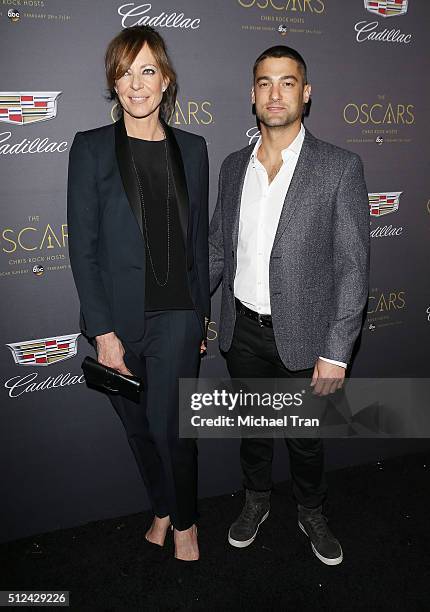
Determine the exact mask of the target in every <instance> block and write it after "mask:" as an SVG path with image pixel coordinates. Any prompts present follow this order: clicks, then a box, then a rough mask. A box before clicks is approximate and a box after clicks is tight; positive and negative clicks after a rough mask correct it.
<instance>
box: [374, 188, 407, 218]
mask: <svg viewBox="0 0 430 612" xmlns="http://www.w3.org/2000/svg"><path fill="white" fill-rule="evenodd" d="M402 193H403V191H386V192H385V193H369V194H368V196H369V209H370V216H371V217H382V216H383V215H388V214H389V213H393V212H396V211H398V210H399V200H400V196H401V195H402Z"/></svg>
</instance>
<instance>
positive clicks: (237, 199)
mask: <svg viewBox="0 0 430 612" xmlns="http://www.w3.org/2000/svg"><path fill="white" fill-rule="evenodd" d="M253 148H254V145H249V147H247V148H246V149H243V152H242V157H241V158H240V160H239V162H238V165H237V167H236V169H235V171H236V176H235V177H234V179H233V180H234V182H233V184H234V185H236V187H235V193H234V197H233V208H232V211H231V215H232V216H231V222H232V240H233V249H234V251H235V252H236V250H237V241H238V238H239V218H240V203H241V200H242V190H243V185H244V182H245V176H246V170H247V168H248V164H249V158H250V155H251V153H252V150H253Z"/></svg>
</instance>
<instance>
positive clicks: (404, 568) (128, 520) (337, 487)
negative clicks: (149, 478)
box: [0, 453, 430, 612]
mask: <svg viewBox="0 0 430 612" xmlns="http://www.w3.org/2000/svg"><path fill="white" fill-rule="evenodd" d="M328 481H329V486H330V500H329V503H328V504H327V506H326V514H327V515H328V516H329V518H330V524H331V527H332V529H333V531H334V532H335V534H336V535H337V537H338V538H339V539H340V540H341V543H342V547H343V551H344V562H343V563H342V564H341V565H339V566H335V567H328V566H325V565H323V564H322V563H321V562H320V561H318V560H317V559H316V557H315V556H314V555H313V553H312V551H311V549H310V546H309V543H308V540H307V538H306V536H305V535H304V534H303V533H302V532H301V531H300V530H299V528H298V526H297V521H296V515H295V508H294V504H293V502H292V500H291V495H290V487H289V483H285V484H282V485H278V486H276V488H275V490H274V493H273V495H272V510H271V514H270V517H269V519H268V520H267V521H266V523H265V524H264V525H263V526H262V528H261V530H260V533H259V535H258V538H257V540H256V541H255V543H254V544H253V545H252V546H251V547H249V548H247V549H243V550H239V549H234V548H232V547H230V546H229V545H228V544H227V541H226V534H227V530H228V526H229V524H230V522H231V521H232V520H233V519H234V518H235V517H236V515H237V514H238V513H239V511H240V508H241V503H242V493H237V494H235V495H233V496H231V495H225V496H222V497H216V498H211V499H205V500H202V502H201V504H200V511H201V520H200V523H199V541H200V550H201V561H199V562H198V563H197V564H191V565H190V564H183V563H178V562H176V561H174V560H173V546H172V539H171V536H170V537H169V539H168V542H167V544H166V548H165V550H156V551H154V550H152V548H150V549H148V547H147V545H145V544H144V542H143V536H144V532H145V529H146V528H147V526H148V524H149V522H150V515H149V514H148V513H141V514H136V515H132V516H126V517H122V518H120V519H112V520H109V521H99V522H95V523H89V524H87V525H84V526H83V527H78V528H74V529H67V530H63V531H56V532H52V533H48V534H44V535H40V536H33V537H32V538H26V539H23V540H18V541H16V542H11V543H8V544H3V545H1V546H0V563H1V570H0V588H1V589H3V590H5V589H19V590H30V589H34V590H43V589H49V590H55V589H64V590H69V591H70V601H71V608H72V609H74V610H121V611H123V610H145V611H146V610H148V611H151V612H152V611H156V610H208V611H212V610H214V611H217V610H220V611H221V610H223V611H224V610H228V611H235V610H259V611H260V610H261V611H264V610H280V611H281V610H282V611H286V610H288V611H290V610H291V611H296V610H297V611H300V612H302V611H303V610H315V611H319V610H330V611H340V612H343V611H347V610H348V611H349V610H363V611H364V610H366V611H369V612H375V611H377V610H384V611H385V610H387V611H388V610H402V611H407V610H411V611H414V612H418V611H421V610H422V611H424V610H425V611H426V612H427V611H428V610H430V453H426V454H420V455H409V456H406V457H400V458H396V459H390V460H388V461H386V462H383V463H376V464H370V465H366V466H359V467H353V468H347V469H343V470H339V471H336V472H330V473H329V474H328ZM57 609H59V608H57Z"/></svg>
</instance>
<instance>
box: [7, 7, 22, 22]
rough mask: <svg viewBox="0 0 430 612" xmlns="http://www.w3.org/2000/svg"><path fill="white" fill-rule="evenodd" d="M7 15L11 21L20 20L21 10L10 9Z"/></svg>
mask: <svg viewBox="0 0 430 612" xmlns="http://www.w3.org/2000/svg"><path fill="white" fill-rule="evenodd" d="M7 16H8V17H9V19H10V20H11V21H18V20H19V17H20V15H19V11H16V10H15V9H9V10H8V12H7Z"/></svg>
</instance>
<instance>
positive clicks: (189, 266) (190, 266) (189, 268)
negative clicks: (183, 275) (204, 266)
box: [188, 262, 193, 271]
mask: <svg viewBox="0 0 430 612" xmlns="http://www.w3.org/2000/svg"><path fill="white" fill-rule="evenodd" d="M192 269H193V264H192V262H191V263H189V264H188V271H190V270H192Z"/></svg>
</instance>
